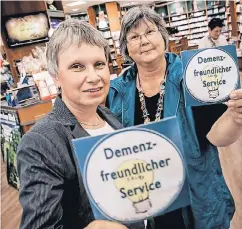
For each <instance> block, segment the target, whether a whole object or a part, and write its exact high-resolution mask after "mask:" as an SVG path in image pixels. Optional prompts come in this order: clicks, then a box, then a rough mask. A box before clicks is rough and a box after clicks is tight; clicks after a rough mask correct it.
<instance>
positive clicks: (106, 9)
mask: <svg viewBox="0 0 242 229" xmlns="http://www.w3.org/2000/svg"><path fill="white" fill-rule="evenodd" d="M87 12H88V18H89V21H91V22H92V23H90V24H92V25H93V26H94V27H95V28H97V29H98V30H99V31H100V32H101V33H102V34H103V36H104V38H105V39H106V40H107V42H108V44H109V48H110V57H109V69H110V72H111V73H112V74H119V73H120V72H121V70H122V63H123V60H122V57H121V55H120V48H119V33H120V18H119V17H120V13H119V12H120V7H119V4H118V3H116V2H107V3H103V4H100V5H95V6H91V7H89V8H88V10H87ZM100 12H101V17H102V19H103V20H105V22H104V24H102V23H100ZM105 23H106V25H105Z"/></svg>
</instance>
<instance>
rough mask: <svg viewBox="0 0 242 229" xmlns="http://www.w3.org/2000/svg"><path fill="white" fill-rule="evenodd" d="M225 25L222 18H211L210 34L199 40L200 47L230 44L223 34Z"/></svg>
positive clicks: (209, 24)
mask: <svg viewBox="0 0 242 229" xmlns="http://www.w3.org/2000/svg"><path fill="white" fill-rule="evenodd" d="M223 26H224V24H223V20H221V19H220V18H213V19H211V20H210V22H209V23H208V35H206V36H205V37H203V38H202V39H201V40H200V41H199V46H198V48H199V49H200V48H213V47H218V46H224V45H228V42H227V40H226V38H225V36H223V34H221V32H222V28H223Z"/></svg>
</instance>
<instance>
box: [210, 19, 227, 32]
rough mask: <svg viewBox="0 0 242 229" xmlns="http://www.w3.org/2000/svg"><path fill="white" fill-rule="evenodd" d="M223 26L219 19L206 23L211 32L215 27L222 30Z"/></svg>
mask: <svg viewBox="0 0 242 229" xmlns="http://www.w3.org/2000/svg"><path fill="white" fill-rule="evenodd" d="M223 26H224V24H223V20H221V19H220V18H212V19H211V20H210V22H209V23H208V27H209V28H210V29H211V30H213V29H214V28H216V27H220V28H222V27H223Z"/></svg>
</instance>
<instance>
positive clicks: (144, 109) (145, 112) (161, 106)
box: [137, 74, 166, 124]
mask: <svg viewBox="0 0 242 229" xmlns="http://www.w3.org/2000/svg"><path fill="white" fill-rule="evenodd" d="M137 78H138V83H139V88H138V91H139V99H140V103H141V110H142V112H143V118H144V124H147V123H149V122H150V118H149V115H150V114H149V112H148V110H147V107H146V103H145V95H144V92H143V90H142V87H141V84H140V78H139V75H138V74H137ZM165 81H166V74H165V77H164V81H163V82H162V83H161V84H160V98H159V99H158V102H157V109H156V114H155V122H158V121H160V119H161V112H162V110H163V109H164V95H165Z"/></svg>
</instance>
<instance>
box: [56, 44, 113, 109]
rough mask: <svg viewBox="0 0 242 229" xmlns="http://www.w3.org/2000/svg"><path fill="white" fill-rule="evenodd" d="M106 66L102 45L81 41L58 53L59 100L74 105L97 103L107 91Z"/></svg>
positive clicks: (92, 104) (83, 105)
mask: <svg viewBox="0 0 242 229" xmlns="http://www.w3.org/2000/svg"><path fill="white" fill-rule="evenodd" d="M109 78H110V73H109V68H108V63H107V60H106V56H105V52H104V49H103V48H99V47H98V46H93V45H89V44H86V43H82V44H81V45H80V46H76V45H72V46H70V47H69V48H67V49H66V50H64V51H63V52H61V53H60V54H59V58H58V76H57V78H56V80H57V85H58V86H59V87H61V94H62V100H63V101H64V102H65V103H67V104H69V105H71V106H74V107H76V108H84V107H87V106H88V107H90V106H93V107H95V106H96V107H97V106H98V105H100V104H101V103H102V102H103V101H104V100H105V98H106V96H107V94H108V91H109Z"/></svg>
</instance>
